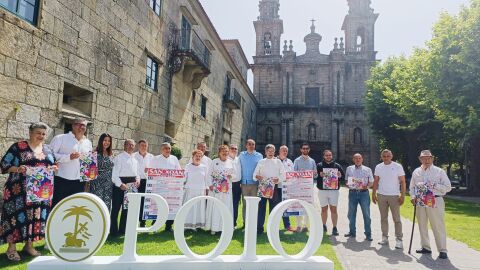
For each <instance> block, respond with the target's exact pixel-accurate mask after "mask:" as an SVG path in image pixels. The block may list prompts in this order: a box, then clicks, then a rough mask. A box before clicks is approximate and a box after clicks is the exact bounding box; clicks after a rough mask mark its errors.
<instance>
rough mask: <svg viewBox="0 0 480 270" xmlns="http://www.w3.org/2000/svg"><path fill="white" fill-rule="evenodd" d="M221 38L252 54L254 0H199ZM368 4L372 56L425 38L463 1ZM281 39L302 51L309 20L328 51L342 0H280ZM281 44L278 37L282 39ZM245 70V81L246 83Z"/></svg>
mask: <svg viewBox="0 0 480 270" xmlns="http://www.w3.org/2000/svg"><path fill="white" fill-rule="evenodd" d="M200 2H201V3H202V5H203V6H204V8H205V10H206V12H207V14H208V16H209V17H210V20H211V21H212V23H213V25H214V26H215V28H216V29H217V32H218V33H219V35H220V37H221V38H222V39H239V40H240V43H241V45H242V47H243V50H244V51H245V55H246V56H247V59H248V60H249V61H250V63H253V58H252V56H253V55H255V29H254V27H253V21H255V20H256V19H257V16H258V14H259V11H258V3H259V0H200ZM371 2H372V4H371V7H372V8H373V9H374V11H375V13H379V14H380V16H379V17H378V20H377V22H376V24H375V50H376V51H378V54H377V58H378V59H380V60H382V59H386V58H387V57H389V56H399V55H402V54H403V55H407V56H408V55H410V53H411V52H412V50H413V49H414V48H415V47H423V46H424V44H425V42H426V41H427V40H429V39H430V38H431V35H432V27H433V25H434V24H435V22H436V21H437V20H438V18H439V16H440V14H441V12H448V13H450V14H457V13H458V11H459V10H460V8H461V6H462V5H468V3H469V0H372V1H371ZM279 13H280V18H281V19H282V20H283V28H284V33H283V35H282V41H283V40H293V45H294V49H293V50H294V51H296V52H297V55H301V54H304V53H305V44H304V42H303V38H304V37H305V35H307V34H308V33H309V32H310V25H311V20H312V19H315V20H316V22H315V24H316V32H317V33H319V34H320V35H322V42H321V43H320V52H321V53H325V54H328V53H329V52H330V51H331V50H332V48H333V43H334V38H335V37H343V31H342V30H341V27H342V22H343V19H344V18H345V15H346V14H347V13H348V5H347V0H280V12H279ZM282 46H283V42H282ZM252 79H253V78H252V74H251V72H250V74H249V80H248V81H249V85H251V82H252Z"/></svg>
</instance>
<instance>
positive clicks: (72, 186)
mask: <svg viewBox="0 0 480 270" xmlns="http://www.w3.org/2000/svg"><path fill="white" fill-rule="evenodd" d="M84 190H85V182H80V180H68V179H65V178H62V177H60V176H55V177H54V181H53V196H52V209H53V207H55V205H57V204H58V203H59V202H60V201H61V200H63V199H64V198H66V197H68V196H70V195H73V194H77V193H80V192H83V191H84Z"/></svg>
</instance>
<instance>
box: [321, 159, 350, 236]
mask: <svg viewBox="0 0 480 270" xmlns="http://www.w3.org/2000/svg"><path fill="white" fill-rule="evenodd" d="M317 170H318V175H319V176H320V178H319V179H318V181H317V188H318V189H319V192H318V199H319V201H320V207H322V222H323V231H324V232H326V231H327V219H328V208H330V214H331V215H332V217H331V219H332V225H333V229H332V235H335V236H337V235H338V229H337V221H338V213H337V204H338V197H339V196H340V181H341V180H343V177H344V176H345V173H344V172H343V168H342V166H341V165H340V164H338V163H337V162H335V161H334V160H333V153H332V151H331V150H325V151H323V160H322V162H320V163H318V164H317Z"/></svg>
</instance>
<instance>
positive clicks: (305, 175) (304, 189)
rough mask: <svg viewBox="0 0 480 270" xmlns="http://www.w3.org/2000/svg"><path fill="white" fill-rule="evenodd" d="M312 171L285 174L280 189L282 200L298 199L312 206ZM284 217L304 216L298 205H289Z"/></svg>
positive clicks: (301, 208) (304, 213) (303, 210)
mask: <svg viewBox="0 0 480 270" xmlns="http://www.w3.org/2000/svg"><path fill="white" fill-rule="evenodd" d="M314 174H315V172H314V171H301V172H287V173H286V179H285V182H283V188H282V200H288V199H298V200H302V201H306V202H308V203H311V204H313V199H314V198H313V175H314ZM283 215H284V216H287V217H288V216H304V215H306V212H305V209H304V208H303V207H302V206H301V205H300V204H293V205H291V206H290V207H289V208H288V209H287V211H285V213H284V214H283Z"/></svg>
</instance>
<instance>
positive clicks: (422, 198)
mask: <svg viewBox="0 0 480 270" xmlns="http://www.w3.org/2000/svg"><path fill="white" fill-rule="evenodd" d="M415 198H416V204H417V206H420V207H432V208H435V207H436V202H435V194H434V193H433V185H432V184H431V183H429V182H427V183H424V182H419V183H417V184H416V185H415Z"/></svg>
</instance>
